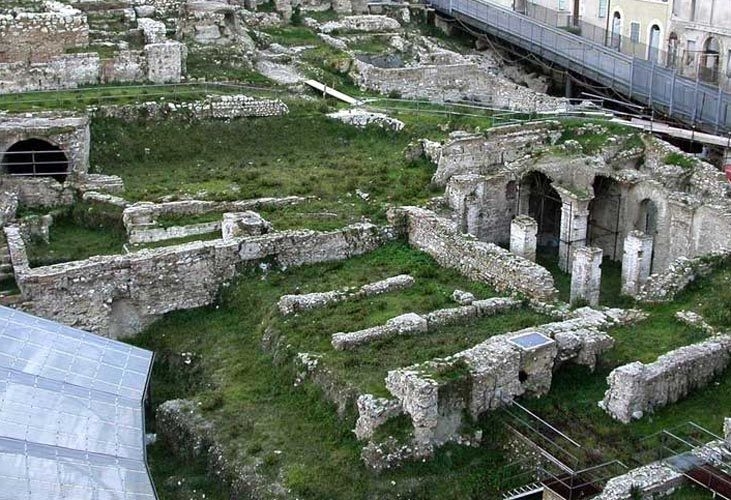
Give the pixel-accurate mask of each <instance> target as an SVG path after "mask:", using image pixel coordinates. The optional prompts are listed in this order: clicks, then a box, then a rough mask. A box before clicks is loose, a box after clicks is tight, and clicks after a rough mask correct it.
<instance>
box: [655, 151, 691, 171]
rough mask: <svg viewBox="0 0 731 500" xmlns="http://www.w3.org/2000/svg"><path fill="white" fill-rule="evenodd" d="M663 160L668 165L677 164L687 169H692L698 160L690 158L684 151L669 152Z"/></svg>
mask: <svg viewBox="0 0 731 500" xmlns="http://www.w3.org/2000/svg"><path fill="white" fill-rule="evenodd" d="M663 162H664V163H665V164H666V165H677V166H678V167H682V168H685V169H691V168H693V167H695V165H696V161H695V160H694V159H693V158H689V157H688V156H687V155H685V154H683V153H669V154H667V155H665V158H663Z"/></svg>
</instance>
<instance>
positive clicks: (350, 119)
mask: <svg viewBox="0 0 731 500" xmlns="http://www.w3.org/2000/svg"><path fill="white" fill-rule="evenodd" d="M327 116H328V117H329V118H332V119H334V120H339V121H341V122H343V123H346V124H348V125H352V126H354V127H358V128H365V127H367V126H368V125H376V126H378V127H381V128H385V129H389V130H395V131H399V130H401V129H403V128H404V122H402V121H401V120H397V119H395V118H391V117H390V116H388V115H386V114H384V113H373V112H370V111H365V110H362V109H343V110H340V111H336V112H334V113H328V115H327Z"/></svg>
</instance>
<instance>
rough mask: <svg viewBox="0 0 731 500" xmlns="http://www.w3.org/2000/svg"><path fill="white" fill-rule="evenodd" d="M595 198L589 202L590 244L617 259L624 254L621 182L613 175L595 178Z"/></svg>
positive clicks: (612, 258) (606, 255) (609, 256)
mask: <svg viewBox="0 0 731 500" xmlns="http://www.w3.org/2000/svg"><path fill="white" fill-rule="evenodd" d="M593 188H594V198H592V200H591V202H590V203H589V228H588V231H587V233H588V236H589V245H591V246H593V247H598V248H601V249H602V250H603V252H604V256H605V257H608V258H610V259H611V260H617V259H619V258H621V255H622V248H621V246H622V242H621V241H620V236H619V233H620V227H619V222H620V213H621V209H622V193H621V190H620V187H619V183H618V182H617V181H616V180H614V179H612V178H611V177H605V176H603V175H597V176H596V177H595V178H594V184H593Z"/></svg>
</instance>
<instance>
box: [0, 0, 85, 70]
mask: <svg viewBox="0 0 731 500" xmlns="http://www.w3.org/2000/svg"><path fill="white" fill-rule="evenodd" d="M43 6H44V7H45V8H46V12H18V13H17V14H16V15H10V14H4V15H0V63H10V62H24V63H37V62H47V61H49V60H50V59H52V58H54V57H56V56H60V55H62V54H63V53H64V51H65V50H66V49H72V48H79V47H86V46H87V45H89V25H88V23H87V20H86V14H83V13H82V12H81V11H79V10H76V9H74V8H73V7H70V6H68V5H64V4H62V3H60V2H44V4H43Z"/></svg>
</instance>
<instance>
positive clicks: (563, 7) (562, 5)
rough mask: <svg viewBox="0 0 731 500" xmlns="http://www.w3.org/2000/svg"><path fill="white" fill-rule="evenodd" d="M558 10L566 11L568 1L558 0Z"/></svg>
mask: <svg viewBox="0 0 731 500" xmlns="http://www.w3.org/2000/svg"><path fill="white" fill-rule="evenodd" d="M558 10H566V0H558Z"/></svg>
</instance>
